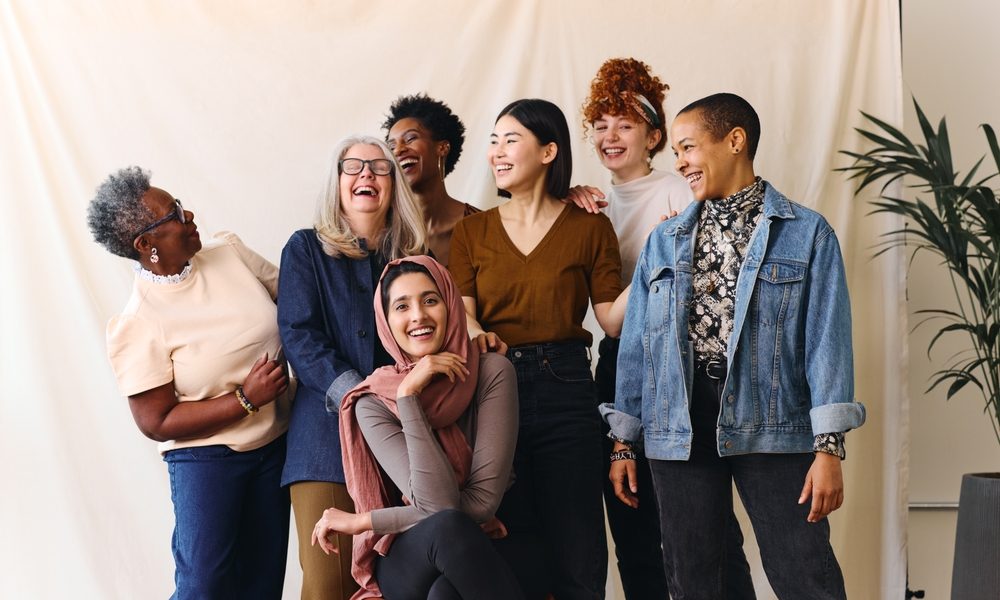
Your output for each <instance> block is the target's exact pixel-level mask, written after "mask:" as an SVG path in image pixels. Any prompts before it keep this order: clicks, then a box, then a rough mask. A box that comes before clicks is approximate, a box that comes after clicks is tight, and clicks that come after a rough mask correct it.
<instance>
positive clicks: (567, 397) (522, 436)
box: [498, 342, 608, 600]
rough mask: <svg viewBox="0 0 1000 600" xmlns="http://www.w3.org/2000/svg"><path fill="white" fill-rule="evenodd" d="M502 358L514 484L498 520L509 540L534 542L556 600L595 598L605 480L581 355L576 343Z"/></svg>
mask: <svg viewBox="0 0 1000 600" xmlns="http://www.w3.org/2000/svg"><path fill="white" fill-rule="evenodd" d="M507 358H509V359H510V361H511V362H512V363H513V364H514V370H515V371H516V372H517V391H518V400H519V405H520V427H519V431H518V439H517V448H516V450H515V452H514V474H515V481H514V485H513V487H511V489H510V490H509V491H508V492H507V494H506V495H505V496H504V499H503V502H502V503H501V505H500V510H499V511H498V516H499V518H500V520H501V521H503V522H504V523H505V524H506V525H507V528H508V530H509V531H510V533H511V536H518V537H519V538H521V539H526V538H530V537H531V536H536V537H537V538H539V541H540V543H541V547H542V548H543V550H544V557H545V560H546V562H547V565H548V567H549V572H550V573H551V581H550V583H549V589H550V591H551V592H552V593H553V594H554V595H555V597H556V598H558V599H559V600H566V599H587V600H591V599H594V598H603V597H604V587H605V580H606V579H607V567H608V564H607V563H608V547H607V540H606V538H605V534H604V507H603V502H602V496H601V487H602V481H603V480H604V478H605V477H606V474H605V473H604V472H603V471H602V465H603V461H602V460H601V453H602V450H601V419H600V415H599V414H598V412H597V396H596V393H595V389H594V381H593V378H592V377H591V374H590V359H589V357H588V351H587V348H586V347H585V346H584V345H583V344H582V343H579V342H574V343H550V344H542V345H538V346H520V347H516V348H511V349H510V350H509V351H508V352H507ZM522 536H524V537H522Z"/></svg>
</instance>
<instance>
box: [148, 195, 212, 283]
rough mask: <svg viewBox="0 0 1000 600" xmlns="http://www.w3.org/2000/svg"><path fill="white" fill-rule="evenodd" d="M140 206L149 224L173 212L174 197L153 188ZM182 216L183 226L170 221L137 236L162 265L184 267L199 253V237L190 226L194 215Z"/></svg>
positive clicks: (189, 213) (186, 214) (187, 211)
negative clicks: (153, 250)
mask: <svg viewBox="0 0 1000 600" xmlns="http://www.w3.org/2000/svg"><path fill="white" fill-rule="evenodd" d="M142 203H143V204H145V205H146V207H147V208H148V209H149V210H150V211H152V213H153V215H154V216H155V220H154V221H153V222H156V221H158V220H160V219H162V218H164V217H166V216H167V215H169V214H170V213H172V212H174V211H175V210H176V209H177V204H176V203H175V202H174V197H173V196H171V195H170V194H169V193H167V192H166V191H164V190H161V189H160V188H156V187H151V188H149V189H148V190H147V191H146V193H144V194H143V195H142ZM184 216H185V221H186V222H185V223H181V222H180V221H179V220H178V219H170V220H168V221H166V222H164V223H162V224H160V225H158V226H157V227H156V228H154V229H151V230H150V231H147V232H146V233H143V234H142V235H141V236H139V237H140V238H145V240H146V241H147V242H148V243H149V244H150V245H151V246H153V247H155V248H156V253H157V256H158V258H159V260H160V261H163V263H164V264H170V265H184V263H186V262H187V261H188V260H190V259H191V257H192V256H194V255H195V254H196V253H197V252H198V251H199V250H201V236H200V235H199V234H198V226H197V225H195V223H194V213H193V212H191V211H189V210H185V211H184ZM137 241H138V240H137Z"/></svg>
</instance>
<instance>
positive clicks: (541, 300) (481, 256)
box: [448, 204, 622, 346]
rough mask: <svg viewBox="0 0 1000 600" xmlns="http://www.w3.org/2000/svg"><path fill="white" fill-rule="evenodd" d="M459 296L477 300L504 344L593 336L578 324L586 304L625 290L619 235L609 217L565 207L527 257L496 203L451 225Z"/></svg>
mask: <svg viewBox="0 0 1000 600" xmlns="http://www.w3.org/2000/svg"><path fill="white" fill-rule="evenodd" d="M448 268H449V269H450V270H451V273H452V276H453V277H454V278H455V283H456V284H457V285H458V289H460V290H461V291H462V295H463V296H469V297H472V298H475V299H476V310H477V311H478V313H479V314H478V315H477V317H478V318H479V323H480V324H481V325H482V326H483V327H484V328H485V329H486V331H492V332H494V333H496V334H497V335H498V336H500V339H502V340H503V341H504V342H506V343H507V344H508V345H509V346H523V345H526V344H542V343H546V342H566V341H581V342H584V343H585V344H587V345H588V346H589V345H590V344H591V342H592V341H593V336H591V334H590V332H589V331H587V330H586V329H584V328H583V318H584V317H585V316H586V315H587V305H588V303H589V302H593V303H594V304H600V303H602V302H613V301H614V300H615V299H616V298H617V297H618V294H619V293H621V291H622V284H621V257H620V256H619V254H618V237H617V236H616V235H615V230H614V228H613V227H612V226H611V221H609V220H608V218H607V217H606V216H604V215H602V214H598V215H592V214H590V213H588V212H586V211H585V210H583V209H580V208H577V207H576V206H574V205H572V204H569V205H567V206H566V207H565V208H564V209H563V211H562V212H561V213H560V214H559V216H558V217H557V218H556V220H555V222H554V223H553V224H552V227H551V228H550V229H549V231H548V233H546V234H545V236H544V237H543V238H542V240H541V241H540V242H539V243H538V245H537V246H535V248H534V250H532V251H531V253H530V254H528V255H527V256H525V255H524V254H522V253H521V252H520V251H519V250H518V249H517V246H515V245H514V243H513V242H512V241H511V240H510V237H509V236H508V235H507V231H506V230H505V229H504V228H503V222H502V221H501V219H500V211H499V209H497V208H493V209H490V210H488V211H486V212H481V213H479V214H475V215H471V216H468V217H465V218H464V219H462V220H461V221H459V222H458V224H457V225H455V232H454V234H453V235H452V238H451V259H450V261H449V264H448Z"/></svg>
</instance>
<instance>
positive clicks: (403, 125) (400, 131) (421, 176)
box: [386, 117, 448, 192]
mask: <svg viewBox="0 0 1000 600" xmlns="http://www.w3.org/2000/svg"><path fill="white" fill-rule="evenodd" d="M386 142H387V143H388V144H389V148H390V149H391V150H392V152H393V154H394V155H395V156H396V160H398V161H399V166H400V168H401V169H402V171H403V176H404V177H406V182H407V183H409V184H410V187H411V188H413V190H414V191H416V192H419V191H420V190H421V189H422V188H423V187H424V186H425V185H426V183H427V182H428V181H433V180H440V179H443V178H444V173H442V172H441V168H440V167H441V164H442V162H443V160H444V157H445V156H447V155H448V142H445V141H435V140H434V136H433V135H431V132H430V130H429V129H427V128H426V127H424V126H423V124H422V123H421V122H420V121H418V120H417V119H414V118H412V117H406V118H404V119H400V120H398V121H396V123H395V124H394V125H393V126H392V128H391V129H389V136H388V138H387V139H386Z"/></svg>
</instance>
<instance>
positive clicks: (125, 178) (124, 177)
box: [87, 167, 154, 260]
mask: <svg viewBox="0 0 1000 600" xmlns="http://www.w3.org/2000/svg"><path fill="white" fill-rule="evenodd" d="M147 191H149V171H144V170H142V169H140V168H139V167H125V168H124V169H121V170H119V171H117V172H115V173H112V174H111V175H108V178H107V179H105V180H104V183H102V184H101V185H100V186H98V187H97V194H96V195H95V196H94V199H93V200H91V201H90V206H89V207H88V209H87V225H89V226H90V233H91V234H93V236H94V241H95V242H97V243H98V244H100V245H102V246H104V248H105V249H107V251H108V252H110V253H112V254H115V255H117V256H121V257H123V258H131V259H134V260H139V252H138V251H137V250H136V249H135V248H134V247H133V245H132V242H133V241H134V239H135V232H137V231H139V230H140V229H142V227H143V225H145V224H146V223H151V222H152V221H154V219H153V213H152V211H150V210H149V208H147V207H146V205H145V204H143V203H142V195H143V194H145V193H146V192H147Z"/></svg>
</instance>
